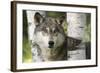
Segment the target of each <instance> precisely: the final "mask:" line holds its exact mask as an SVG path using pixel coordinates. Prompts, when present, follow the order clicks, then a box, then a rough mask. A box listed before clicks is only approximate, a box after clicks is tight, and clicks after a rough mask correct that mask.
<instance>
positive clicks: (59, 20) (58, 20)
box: [56, 16, 65, 25]
mask: <svg viewBox="0 0 100 73" xmlns="http://www.w3.org/2000/svg"><path fill="white" fill-rule="evenodd" d="M64 21H65V16H61V17H59V18H58V19H57V20H56V22H57V24H59V25H62V24H63V22H64Z"/></svg>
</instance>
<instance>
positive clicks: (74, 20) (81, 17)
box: [67, 12, 86, 60]
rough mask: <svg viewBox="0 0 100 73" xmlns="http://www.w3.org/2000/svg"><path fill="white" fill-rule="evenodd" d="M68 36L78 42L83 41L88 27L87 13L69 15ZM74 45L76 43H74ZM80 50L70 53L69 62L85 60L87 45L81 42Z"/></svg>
mask: <svg viewBox="0 0 100 73" xmlns="http://www.w3.org/2000/svg"><path fill="white" fill-rule="evenodd" d="M67 23H68V29H67V35H68V37H71V38H74V39H76V40H82V38H83V37H84V28H85V25H86V14H85V13H70V12H69V13H67ZM73 43H74V42H73ZM76 47H78V48H79V49H76V50H72V51H69V52H68V54H69V56H70V58H69V60H82V59H85V45H84V44H83V43H82V42H81V43H80V44H79V45H78V46H76Z"/></svg>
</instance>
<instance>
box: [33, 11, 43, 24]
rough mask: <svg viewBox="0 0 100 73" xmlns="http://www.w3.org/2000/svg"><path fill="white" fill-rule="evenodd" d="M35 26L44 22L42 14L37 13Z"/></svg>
mask: <svg viewBox="0 0 100 73" xmlns="http://www.w3.org/2000/svg"><path fill="white" fill-rule="evenodd" d="M34 20H35V24H36V25H39V23H41V22H43V16H42V15H41V14H40V13H38V12H37V13H35V15H34Z"/></svg>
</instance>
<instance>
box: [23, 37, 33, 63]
mask: <svg viewBox="0 0 100 73" xmlns="http://www.w3.org/2000/svg"><path fill="white" fill-rule="evenodd" d="M31 61H32V54H31V47H30V44H29V41H28V40H27V38H26V37H23V62H31Z"/></svg>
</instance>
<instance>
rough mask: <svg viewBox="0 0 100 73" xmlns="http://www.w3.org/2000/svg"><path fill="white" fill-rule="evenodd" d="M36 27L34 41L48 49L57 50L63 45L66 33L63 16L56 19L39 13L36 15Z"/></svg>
mask: <svg viewBox="0 0 100 73" xmlns="http://www.w3.org/2000/svg"><path fill="white" fill-rule="evenodd" d="M34 19H35V24H36V28H35V31H34V42H35V43H36V44H38V45H39V46H40V48H42V50H43V49H44V51H45V52H44V53H47V51H46V50H49V51H51V50H55V49H57V48H59V47H60V46H61V45H63V43H64V41H65V33H64V30H63V27H62V23H63V18H59V19H55V18H50V17H45V18H44V17H43V16H42V15H40V14H39V13H36V14H35V16H34Z"/></svg>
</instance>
